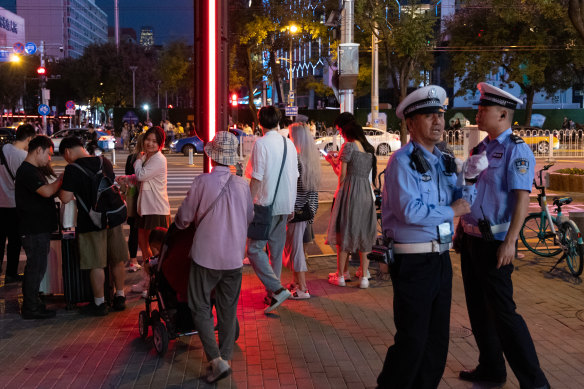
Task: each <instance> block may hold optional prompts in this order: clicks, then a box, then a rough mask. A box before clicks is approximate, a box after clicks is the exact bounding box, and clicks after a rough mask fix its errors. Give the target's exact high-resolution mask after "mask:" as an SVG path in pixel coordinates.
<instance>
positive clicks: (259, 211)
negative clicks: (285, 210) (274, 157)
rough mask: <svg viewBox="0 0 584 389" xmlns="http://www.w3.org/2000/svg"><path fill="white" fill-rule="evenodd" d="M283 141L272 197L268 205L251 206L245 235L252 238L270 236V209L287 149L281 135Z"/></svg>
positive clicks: (271, 208) (258, 238) (280, 176)
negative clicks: (276, 181) (251, 214)
mask: <svg viewBox="0 0 584 389" xmlns="http://www.w3.org/2000/svg"><path fill="white" fill-rule="evenodd" d="M282 140H283V141H284V156H283V157H282V166H280V174H279V175H278V183H277V184H276V191H275V192H274V199H273V200H272V204H270V205H259V204H254V206H253V212H254V213H253V220H252V221H251V223H250V225H249V227H248V228H247V237H248V238H250V239H253V240H268V238H269V237H270V227H271V225H272V211H273V208H274V202H275V201H276V195H277V194H278V187H279V186H280V178H282V171H283V170H284V164H285V163H286V154H287V151H288V148H287V145H286V138H284V137H282Z"/></svg>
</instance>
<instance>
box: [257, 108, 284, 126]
mask: <svg viewBox="0 0 584 389" xmlns="http://www.w3.org/2000/svg"><path fill="white" fill-rule="evenodd" d="M281 118H282V113H281V112H280V110H279V109H278V108H276V107H274V106H273V105H268V106H267V107H263V108H261V109H260V110H259V112H258V121H259V122H260V126H262V127H263V128H265V129H268V130H271V129H272V128H276V126H277V125H278V123H280V119H281Z"/></svg>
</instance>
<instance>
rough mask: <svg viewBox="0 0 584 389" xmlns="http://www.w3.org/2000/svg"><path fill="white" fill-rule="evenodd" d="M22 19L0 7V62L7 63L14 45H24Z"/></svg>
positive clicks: (24, 37)
mask: <svg viewBox="0 0 584 389" xmlns="http://www.w3.org/2000/svg"><path fill="white" fill-rule="evenodd" d="M25 41H26V36H25V25H24V18H21V17H20V16H18V15H15V14H13V13H12V12H10V11H8V10H7V9H4V8H2V7H0V62H5V61H8V60H9V58H10V54H12V47H13V45H14V44H15V43H18V42H20V43H23V44H24V43H25Z"/></svg>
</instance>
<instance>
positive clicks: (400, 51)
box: [355, 0, 437, 143]
mask: <svg viewBox="0 0 584 389" xmlns="http://www.w3.org/2000/svg"><path fill="white" fill-rule="evenodd" d="M355 18H356V21H357V24H358V25H359V26H361V27H362V28H363V29H364V30H365V32H366V33H367V34H368V37H367V41H366V42H363V46H365V47H367V46H369V47H370V46H371V34H372V33H374V31H375V34H376V36H377V38H378V39H379V69H380V75H379V78H380V80H379V82H380V85H382V82H383V84H385V86H386V87H389V86H393V94H394V102H400V101H402V100H403V99H404V98H405V97H406V96H407V90H408V86H410V85H411V84H412V83H413V85H414V86H417V85H418V84H419V83H421V82H424V81H425V79H424V78H425V77H424V74H425V73H426V72H429V71H430V70H431V69H432V64H433V62H434V56H433V54H432V52H431V51H430V50H429V47H430V46H432V45H433V42H434V40H435V35H436V34H435V27H436V22H437V18H436V17H435V16H434V15H432V13H431V12H427V11H424V10H423V9H422V8H421V4H420V1H416V0H414V1H410V2H408V5H401V6H400V5H399V4H398V3H397V2H396V1H395V0H364V1H359V2H356V3H355ZM401 139H402V142H403V143H405V142H406V139H407V131H406V128H405V124H404V123H402V128H401Z"/></svg>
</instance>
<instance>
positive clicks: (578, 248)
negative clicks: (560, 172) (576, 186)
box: [519, 163, 584, 277]
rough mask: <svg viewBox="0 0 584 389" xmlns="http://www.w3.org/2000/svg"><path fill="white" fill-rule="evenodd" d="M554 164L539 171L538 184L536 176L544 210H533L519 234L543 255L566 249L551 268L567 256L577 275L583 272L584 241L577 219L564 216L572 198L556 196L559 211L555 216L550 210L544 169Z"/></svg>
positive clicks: (554, 201) (540, 200)
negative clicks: (563, 207) (574, 220)
mask: <svg viewBox="0 0 584 389" xmlns="http://www.w3.org/2000/svg"><path fill="white" fill-rule="evenodd" d="M553 165H554V164H553V163H552V164H549V165H545V166H544V167H543V169H541V170H540V171H539V172H538V176H539V184H540V185H537V177H536V179H534V180H533V184H534V186H535V188H536V189H538V190H539V191H540V193H539V194H538V195H537V202H538V203H539V206H540V208H541V211H539V212H533V213H530V214H529V215H528V216H527V217H526V218H525V221H524V222H523V226H522V227H521V231H520V232H519V236H520V237H521V241H522V242H523V244H524V245H525V247H527V249H529V251H531V252H533V253H535V254H537V255H539V256H542V257H553V256H556V255H558V254H560V253H563V255H562V257H561V258H560V259H559V260H558V261H557V262H556V264H555V265H554V266H553V267H552V268H551V269H550V272H551V271H552V270H554V269H555V268H556V266H558V264H559V263H560V262H562V260H564V259H565V260H566V264H567V265H568V268H569V269H570V272H571V273H572V274H573V275H574V276H575V277H579V276H580V275H581V274H582V265H583V263H584V242H583V241H582V235H581V233H580V230H579V229H578V226H576V223H574V222H573V221H572V220H567V219H566V218H565V217H562V206H564V205H567V204H570V203H571V202H572V198H571V197H563V198H557V197H554V200H553V205H555V206H556V212H557V215H556V216H555V217H554V216H552V215H551V214H550V212H549V209H548V204H547V197H546V193H545V189H546V185H545V182H544V179H543V173H544V172H545V171H547V170H548V169H549V168H550V167H552V166H553Z"/></svg>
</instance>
